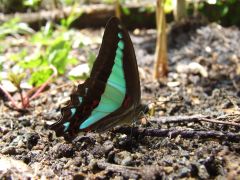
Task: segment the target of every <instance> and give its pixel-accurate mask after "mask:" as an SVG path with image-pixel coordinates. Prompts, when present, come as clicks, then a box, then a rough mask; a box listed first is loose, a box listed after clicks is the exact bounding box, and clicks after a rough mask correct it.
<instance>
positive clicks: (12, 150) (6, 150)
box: [1, 146, 17, 155]
mask: <svg viewBox="0 0 240 180" xmlns="http://www.w3.org/2000/svg"><path fill="white" fill-rule="evenodd" d="M1 153H2V154H9V155H16V154H17V151H16V148H15V147H14V146H9V147H4V148H3V149H2V151H1Z"/></svg>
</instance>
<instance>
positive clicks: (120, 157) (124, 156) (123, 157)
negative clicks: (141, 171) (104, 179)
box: [114, 151, 133, 166]
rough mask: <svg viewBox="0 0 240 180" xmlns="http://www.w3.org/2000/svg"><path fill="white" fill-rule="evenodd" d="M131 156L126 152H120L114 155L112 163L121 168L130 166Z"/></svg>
mask: <svg viewBox="0 0 240 180" xmlns="http://www.w3.org/2000/svg"><path fill="white" fill-rule="evenodd" d="M132 160H133V158H132V156H131V153H129V152H128V151H122V152H119V153H116V154H115V157H114V162H115V163H116V164H120V165H123V166H128V165H131V164H132Z"/></svg>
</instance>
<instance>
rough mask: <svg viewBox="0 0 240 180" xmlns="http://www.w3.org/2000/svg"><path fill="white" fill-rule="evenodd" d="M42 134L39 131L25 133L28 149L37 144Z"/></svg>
mask: <svg viewBox="0 0 240 180" xmlns="http://www.w3.org/2000/svg"><path fill="white" fill-rule="evenodd" d="M39 139H40V136H39V135H38V134H37V133H28V134H26V135H25V140H26V145H27V148H28V149H32V148H33V146H35V145H37V143H38V140H39Z"/></svg>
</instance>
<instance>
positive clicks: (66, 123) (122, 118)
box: [50, 17, 142, 137]
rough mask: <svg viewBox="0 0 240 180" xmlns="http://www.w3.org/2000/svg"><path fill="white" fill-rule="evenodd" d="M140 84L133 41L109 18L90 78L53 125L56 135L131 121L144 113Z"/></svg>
mask: <svg viewBox="0 0 240 180" xmlns="http://www.w3.org/2000/svg"><path fill="white" fill-rule="evenodd" d="M140 96H141V94H140V81H139V74H138V66H137V61H136V57H135V52H134V48H133V44H132V41H131V39H130V36H129V34H128V31H127V30H126V29H125V28H124V27H123V25H122V24H121V23H120V20H119V19H118V18H116V17H112V18H110V20H109V21H108V23H107V25H106V27H105V32H104V35H103V40H102V45H101V47H100V50H99V54H98V56H97V58H96V60H95V62H94V64H93V67H92V70H91V73H90V77H89V78H88V79H87V80H86V81H85V82H84V83H83V84H80V85H78V87H77V90H76V91H75V92H73V93H72V94H71V95H70V102H69V104H68V105H67V106H66V107H64V108H62V109H61V114H62V117H61V119H60V120H59V121H58V122H56V123H54V124H53V125H51V126H50V129H52V130H54V131H55V132H56V135H57V136H69V137H73V136H76V135H77V134H78V132H81V131H89V130H95V131H97V132H102V131H106V130H108V129H110V128H112V127H113V126H115V125H118V124H124V123H126V122H131V121H132V120H133V118H134V117H136V115H137V113H138V112H140V111H141V109H142V105H141V104H140Z"/></svg>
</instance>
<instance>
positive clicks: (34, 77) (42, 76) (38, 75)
mask: <svg viewBox="0 0 240 180" xmlns="http://www.w3.org/2000/svg"><path fill="white" fill-rule="evenodd" d="M51 75H52V70H51V69H50V68H47V69H41V70H37V71H34V72H33V73H32V74H31V77H30V79H29V83H30V84H31V85H33V86H40V85H41V84H43V83H44V82H46V81H47V80H48V78H49V77H50V76H51Z"/></svg>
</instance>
